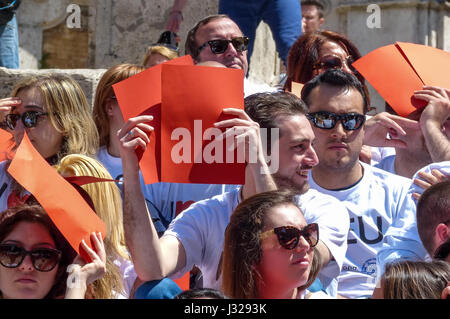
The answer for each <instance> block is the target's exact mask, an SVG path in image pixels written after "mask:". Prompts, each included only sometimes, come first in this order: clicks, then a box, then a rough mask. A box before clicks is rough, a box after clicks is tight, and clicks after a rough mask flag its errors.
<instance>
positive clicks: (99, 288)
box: [56, 154, 137, 299]
mask: <svg viewBox="0 0 450 319" xmlns="http://www.w3.org/2000/svg"><path fill="white" fill-rule="evenodd" d="M56 169H57V171H58V172H59V173H60V174H61V175H62V176H64V177H69V176H93V177H97V178H104V179H112V177H111V175H110V174H109V173H108V171H107V170H106V169H105V168H104V167H103V165H101V163H100V162H99V161H97V160H95V159H93V158H91V157H88V156H84V155H79V154H71V155H67V156H65V157H64V158H62V159H61V161H60V163H59V165H57V167H56ZM81 187H82V188H83V189H84V190H85V191H86V192H87V193H88V194H89V196H90V198H91V199H92V202H93V204H94V207H95V211H96V212H97V214H98V216H99V217H100V218H101V219H102V220H103V221H104V223H105V225H106V230H107V232H106V238H105V240H104V242H105V250H106V254H107V262H106V269H107V272H106V275H105V276H104V278H102V279H100V280H98V281H96V282H95V283H94V284H93V287H92V289H91V294H92V296H93V297H94V298H99V299H110V298H128V297H129V295H130V291H131V289H132V287H133V284H134V281H135V280H136V277H137V275H136V273H135V271H134V266H133V264H132V263H131V260H130V257H129V254H128V251H127V249H126V246H125V236H124V230H123V221H122V198H121V196H120V191H119V188H118V187H117V186H116V184H115V183H114V182H94V183H89V184H85V185H83V186H81Z"/></svg>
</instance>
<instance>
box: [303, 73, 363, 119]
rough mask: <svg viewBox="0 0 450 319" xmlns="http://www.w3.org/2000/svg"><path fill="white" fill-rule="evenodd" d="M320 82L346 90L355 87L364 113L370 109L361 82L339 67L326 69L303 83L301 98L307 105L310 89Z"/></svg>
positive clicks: (308, 103)
mask: <svg viewBox="0 0 450 319" xmlns="http://www.w3.org/2000/svg"><path fill="white" fill-rule="evenodd" d="M321 84H327V85H330V86H335V87H341V88H345V89H347V90H348V89H350V88H354V89H356V90H357V91H358V92H359V93H360V94H361V96H362V98H363V103H364V105H363V112H364V114H366V113H367V112H368V111H370V109H369V102H368V100H367V95H366V93H365V91H364V87H363V85H362V84H361V82H359V80H358V79H357V78H356V76H354V75H353V74H351V73H348V72H345V71H342V70H340V69H332V70H327V71H325V72H323V73H321V74H319V75H318V76H316V77H315V78H314V79H312V80H311V81H309V82H308V83H306V84H305V86H304V87H303V89H302V100H303V101H304V102H305V103H306V105H307V106H308V107H309V105H310V104H311V102H310V101H309V100H308V98H309V95H310V94H311V91H312V90H313V89H314V88H316V87H318V86H319V85H321Z"/></svg>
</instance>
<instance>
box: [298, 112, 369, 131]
mask: <svg viewBox="0 0 450 319" xmlns="http://www.w3.org/2000/svg"><path fill="white" fill-rule="evenodd" d="M306 117H307V118H308V120H310V121H311V122H312V123H313V124H314V126H315V127H318V128H321V129H324V130H331V129H332V128H334V127H335V126H336V124H337V122H338V121H341V123H342V126H343V127H344V129H345V130H347V131H354V130H357V129H359V128H361V126H362V125H363V124H364V122H365V121H366V117H365V116H364V115H362V114H359V113H346V114H336V113H332V112H327V111H320V112H314V113H308V114H307V115H306Z"/></svg>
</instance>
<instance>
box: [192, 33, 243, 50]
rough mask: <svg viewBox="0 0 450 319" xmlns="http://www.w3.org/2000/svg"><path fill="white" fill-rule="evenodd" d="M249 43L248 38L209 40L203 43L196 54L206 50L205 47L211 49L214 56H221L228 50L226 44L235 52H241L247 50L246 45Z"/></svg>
mask: <svg viewBox="0 0 450 319" xmlns="http://www.w3.org/2000/svg"><path fill="white" fill-rule="evenodd" d="M249 41H250V38H248V37H237V38H233V39H231V40H227V39H217V40H211V41H208V42H205V43H204V44H203V45H202V46H201V47H199V48H198V52H200V51H201V50H203V49H204V48H206V46H207V45H209V47H210V48H211V52H212V53H214V54H221V53H224V52H225V51H226V50H227V48H228V43H230V42H231V44H232V45H233V47H234V48H235V49H236V51H237V52H243V51H245V50H247V47H248V43H249Z"/></svg>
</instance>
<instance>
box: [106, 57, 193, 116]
mask: <svg viewBox="0 0 450 319" xmlns="http://www.w3.org/2000/svg"><path fill="white" fill-rule="evenodd" d="M166 64H173V65H194V62H193V61H192V58H191V56H190V55H185V56H182V57H180V58H177V59H173V60H170V61H167V62H164V63H162V64H158V65H155V66H153V67H151V68H148V69H147V70H145V71H142V72H140V73H138V74H136V75H134V76H132V77H130V78H128V79H126V80H124V81H121V82H119V83H116V84H114V85H113V89H114V93H115V94H116V98H117V101H118V103H119V107H120V110H121V111H122V115H123V118H124V120H125V121H127V120H128V119H130V118H132V117H135V116H138V115H140V114H142V113H143V112H145V111H146V110H147V109H148V108H150V107H152V106H155V105H157V104H160V103H161V72H162V66H163V65H166Z"/></svg>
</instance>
